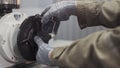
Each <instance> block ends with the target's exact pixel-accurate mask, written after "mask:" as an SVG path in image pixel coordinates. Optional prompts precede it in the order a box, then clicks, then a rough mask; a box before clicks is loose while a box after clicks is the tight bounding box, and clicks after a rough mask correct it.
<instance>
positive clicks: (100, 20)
mask: <svg viewBox="0 0 120 68" xmlns="http://www.w3.org/2000/svg"><path fill="white" fill-rule="evenodd" d="M76 2H77V17H78V22H79V25H80V28H85V27H90V26H100V25H102V26H105V27H109V28H113V27H116V26H118V25H120V0H77V1H76Z"/></svg>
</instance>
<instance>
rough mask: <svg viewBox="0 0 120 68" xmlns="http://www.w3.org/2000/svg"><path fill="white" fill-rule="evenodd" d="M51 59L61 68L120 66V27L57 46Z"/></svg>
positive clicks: (114, 67)
mask: <svg viewBox="0 0 120 68" xmlns="http://www.w3.org/2000/svg"><path fill="white" fill-rule="evenodd" d="M51 59H52V61H53V62H54V63H55V64H56V65H58V66H59V67H60V68H120V27H118V28H115V29H110V30H104V31H99V32H96V33H93V34H91V35H89V36H88V37H86V38H83V39H81V40H78V41H76V42H74V43H73V44H71V45H70V46H68V47H58V48H55V49H54V50H53V52H52V54H51Z"/></svg>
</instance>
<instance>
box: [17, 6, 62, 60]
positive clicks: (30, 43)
mask: <svg viewBox="0 0 120 68" xmlns="http://www.w3.org/2000/svg"><path fill="white" fill-rule="evenodd" d="M48 10H49V8H47V9H46V10H45V11H44V12H43V13H42V14H41V15H39V14H37V15H35V16H30V17H28V18H27V19H25V20H24V22H23V23H22V24H21V26H20V31H19V33H18V37H17V45H18V49H19V51H20V53H21V55H22V57H23V58H24V59H26V60H29V61H35V60H36V53H37V50H38V46H37V44H36V43H35V42H34V37H35V36H36V35H38V36H39V37H40V38H41V39H42V40H43V41H44V42H45V43H48V41H49V40H50V39H51V36H50V35H49V33H52V32H54V33H55V34H57V30H58V28H59V24H60V23H59V20H58V19H57V18H56V17H53V18H52V19H51V20H50V21H49V22H48V23H47V24H44V23H42V22H41V19H42V16H43V15H44V14H45V13H46V12H47V11H48Z"/></svg>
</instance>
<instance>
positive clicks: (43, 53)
mask: <svg viewBox="0 0 120 68" xmlns="http://www.w3.org/2000/svg"><path fill="white" fill-rule="evenodd" d="M34 41H35V43H36V44H37V45H38V51H37V55H36V60H37V62H38V63H40V64H45V65H54V64H53V62H52V61H51V60H50V58H49V53H50V51H52V49H53V48H52V47H51V46H50V45H48V44H46V43H44V42H43V40H42V39H41V38H40V37H39V36H35V37H34Z"/></svg>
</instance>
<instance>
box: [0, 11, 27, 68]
mask: <svg viewBox="0 0 120 68" xmlns="http://www.w3.org/2000/svg"><path fill="white" fill-rule="evenodd" d="M17 15H18V17H19V19H18V18H16V16H17ZM26 17H27V16H26V15H25V14H23V13H20V12H15V13H10V14H6V15H5V16H3V17H2V18H1V19H0V36H1V43H0V55H1V56H2V58H3V59H4V60H5V61H6V62H9V63H16V62H18V61H21V60H22V58H21V57H20V55H19V51H18V49H17V45H16V39H17V33H18V31H19V26H20V24H21V23H22V22H23V20H24V19H25V18H26ZM1 64H2V63H1ZM2 65H3V66H4V65H5V64H2ZM6 66H7V65H6ZM6 66H4V67H6Z"/></svg>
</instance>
